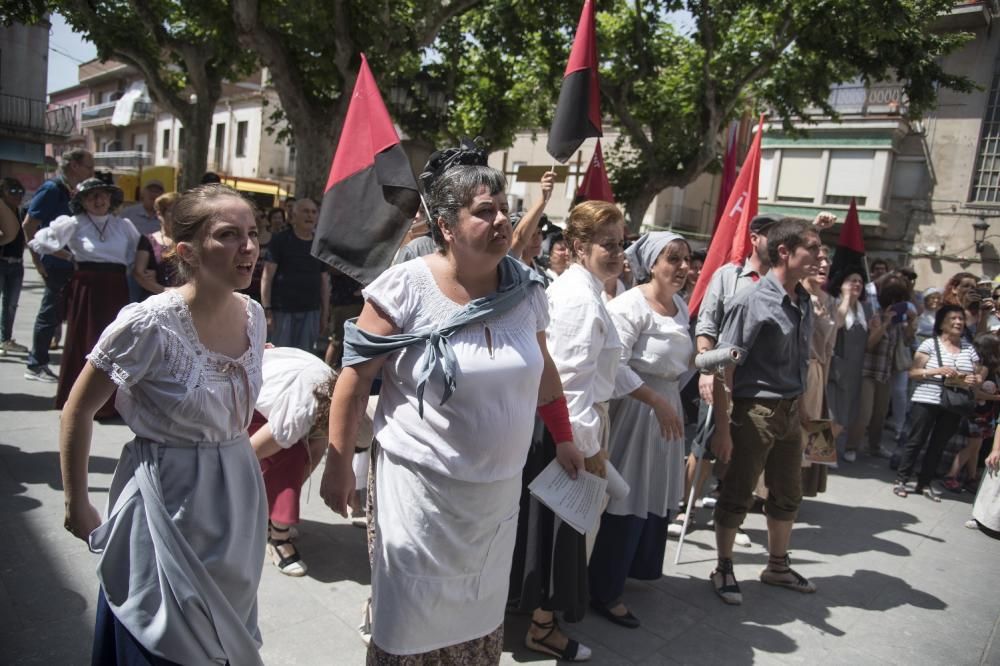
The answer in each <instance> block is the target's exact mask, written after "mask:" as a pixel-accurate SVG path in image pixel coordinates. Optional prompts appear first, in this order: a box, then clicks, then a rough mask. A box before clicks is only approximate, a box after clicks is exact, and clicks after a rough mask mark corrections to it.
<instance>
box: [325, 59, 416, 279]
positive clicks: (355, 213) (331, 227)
mask: <svg viewBox="0 0 1000 666" xmlns="http://www.w3.org/2000/svg"><path fill="white" fill-rule="evenodd" d="M419 206H420V194H419V192H418V190H417V181H416V179H415V178H414V177H413V171H412V170H411V169H410V160H409V159H408V158H407V156H406V153H405V152H404V151H403V147H402V145H401V144H400V142H399V135H398V134H396V128H395V127H394V126H393V124H392V120H391V119H390V118H389V112H388V111H387V110H386V108H385V103H384V102H383V101H382V95H380V94H379V91H378V86H377V85H375V78H374V77H373V76H372V73H371V70H370V69H369V68H368V60H367V59H366V58H365V56H364V54H361V68H360V70H358V78H357V81H356V83H355V84H354V91H353V92H352V93H351V104H350V106H349V107H348V109H347V117H346V118H345V119H344V127H343V129H342V130H341V133H340V141H339V142H338V144H337V150H336V153H335V154H334V156H333V164H332V165H331V166H330V177H329V179H328V180H327V183H326V193H325V194H324V195H323V204H322V206H321V208H320V213H319V224H318V225H317V228H316V238H315V239H314V240H313V246H312V254H313V256H314V257H316V258H317V259H320V260H321V261H324V262H326V263H328V264H330V265H331V266H334V267H335V268H337V269H339V270H340V271H342V272H343V273H346V274H347V275H350V276H351V277H353V278H354V279H355V280H357V281H358V282H360V283H361V284H364V285H367V284H369V283H371V281H372V280H374V279H375V278H376V277H378V276H379V275H380V274H381V273H382V271H384V270H385V269H386V268H388V267H389V265H390V264H391V263H392V258H393V257H394V256H395V254H396V250H397V249H399V244H400V243H401V242H402V240H403V236H404V235H405V234H406V231H407V229H409V224H410V220H411V219H412V218H413V216H414V215H416V214H417V208H418V207H419Z"/></svg>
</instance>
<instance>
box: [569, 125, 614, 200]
mask: <svg viewBox="0 0 1000 666" xmlns="http://www.w3.org/2000/svg"><path fill="white" fill-rule="evenodd" d="M576 197H577V199H580V200H582V201H589V200H596V201H607V202H608V203H614V202H615V195H614V193H613V192H612V191H611V183H610V182H608V169H607V167H606V166H605V164H604V151H603V150H601V140H600V139H598V140H597V147H596V148H594V156H593V157H592V158H591V159H590V166H588V167H587V172H586V173H585V174H584V175H583V182H582V183H580V187H579V188H578V189H577V191H576Z"/></svg>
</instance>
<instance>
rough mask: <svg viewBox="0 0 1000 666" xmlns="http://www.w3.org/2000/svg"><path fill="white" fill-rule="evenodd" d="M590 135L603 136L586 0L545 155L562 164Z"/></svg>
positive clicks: (591, 6) (591, 14)
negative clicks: (547, 152) (547, 154)
mask: <svg viewBox="0 0 1000 666" xmlns="http://www.w3.org/2000/svg"><path fill="white" fill-rule="evenodd" d="M591 136H604V135H603V133H602V131H601V91H600V84H599V82H598V78H597V38H596V35H595V32H594V1H593V0H586V1H585V2H584V3H583V13H582V14H580V24H579V25H578V26H577V27H576V37H575V38H574V39H573V49H572V50H571V51H570V53H569V63H567V65H566V73H565V74H563V82H562V88H561V89H560V90H559V103H558V104H556V114H555V118H553V119H552V127H551V129H549V140H548V143H547V144H545V148H546V150H548V151H549V155H551V156H552V157H554V158H555V159H557V160H559V162H561V163H563V164H565V163H566V162H567V161H568V160H569V158H571V157H572V156H573V153H575V152H576V149H577V148H579V147H580V144H581V143H583V140H584V139H586V138H587V137H591Z"/></svg>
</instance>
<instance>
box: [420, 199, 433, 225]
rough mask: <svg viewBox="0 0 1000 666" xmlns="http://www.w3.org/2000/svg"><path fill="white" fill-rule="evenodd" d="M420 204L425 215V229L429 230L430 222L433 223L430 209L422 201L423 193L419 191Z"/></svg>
mask: <svg viewBox="0 0 1000 666" xmlns="http://www.w3.org/2000/svg"><path fill="white" fill-rule="evenodd" d="M420 205H421V206H423V207H424V215H426V216H427V229H428V231H429V230H430V226H431V224H433V220H431V210H430V208H428V207H427V202H426V201H424V195H423V193H420Z"/></svg>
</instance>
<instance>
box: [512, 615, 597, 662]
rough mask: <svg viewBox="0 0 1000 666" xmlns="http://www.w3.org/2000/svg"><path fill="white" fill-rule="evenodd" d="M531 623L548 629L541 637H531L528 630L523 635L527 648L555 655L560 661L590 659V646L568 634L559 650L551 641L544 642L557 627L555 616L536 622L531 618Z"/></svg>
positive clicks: (551, 655)
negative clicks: (564, 645) (545, 620)
mask: <svg viewBox="0 0 1000 666" xmlns="http://www.w3.org/2000/svg"><path fill="white" fill-rule="evenodd" d="M531 624H533V625H535V626H536V627H538V628H539V629H548V631H547V632H546V634H545V635H544V636H542V637H541V638H534V637H532V635H531V632H530V631H529V632H528V635H527V636H525V637H524V645H525V647H527V648H528V649H529V650H534V651H535V652H539V653H541V654H547V655H549V656H550V657H555V658H556V659H559V660H561V661H571V662H575V661H587V660H588V659H590V655H591V651H590V648H589V647H587V646H586V645H582V644H581V643H579V642H578V641H575V640H573V639H572V638H570V637H568V636H567V637H566V647H564V648H563V649H561V650H560V649H559V648H558V647H556V646H555V645H553V644H552V643H546V642H545V641H546V639H547V638H548V637H549V636H551V635H552V634H554V633H555V632H556V630H557V629H558V628H559V623H558V622H556V619H555V618H552V621H551V622H536V621H535V620H532V621H531Z"/></svg>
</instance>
